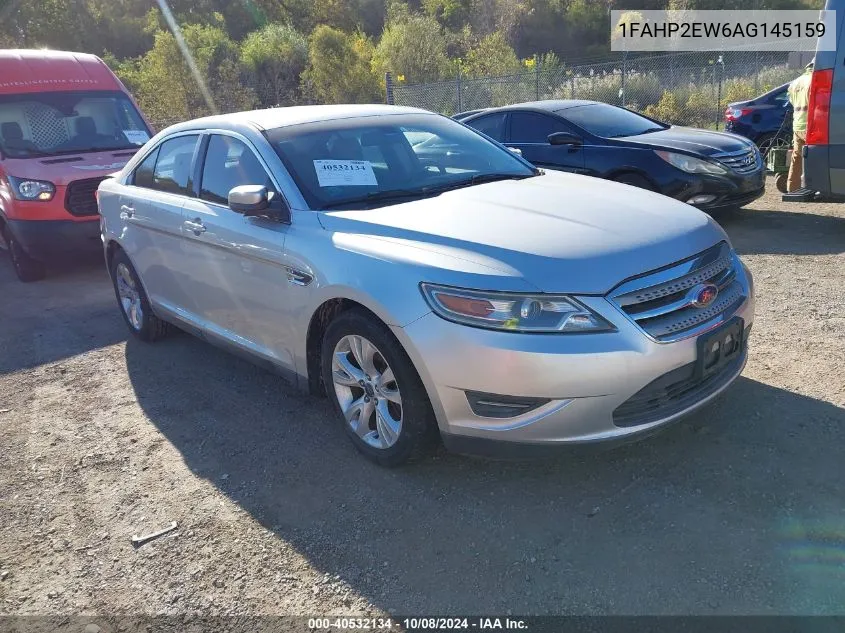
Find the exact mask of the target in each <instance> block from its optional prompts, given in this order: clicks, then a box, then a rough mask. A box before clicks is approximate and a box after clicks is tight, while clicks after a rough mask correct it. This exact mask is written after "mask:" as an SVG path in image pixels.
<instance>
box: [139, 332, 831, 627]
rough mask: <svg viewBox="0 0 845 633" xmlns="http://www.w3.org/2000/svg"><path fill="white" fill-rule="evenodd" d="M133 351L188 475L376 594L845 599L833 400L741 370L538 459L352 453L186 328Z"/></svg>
mask: <svg viewBox="0 0 845 633" xmlns="http://www.w3.org/2000/svg"><path fill="white" fill-rule="evenodd" d="M126 363H127V367H128V371H129V376H130V379H131V382H132V385H133V387H134V391H135V393H136V395H137V399H138V402H139V404H140V406H141V407H142V408H143V410H144V412H145V414H146V415H147V416H148V417H149V419H150V420H151V421H152V423H153V424H155V425H156V427H157V428H158V429H159V431H160V432H161V433H162V434H163V435H164V436H165V437H166V438H167V440H168V441H169V442H171V443H172V444H173V446H175V447H176V448H177V449H178V450H179V451H180V452H181V454H182V456H183V457H184V461H185V463H186V464H187V466H188V467H189V468H190V469H191V470H192V471H193V472H194V473H195V474H196V475H198V476H200V477H203V478H206V479H207V480H208V481H209V482H212V483H213V484H214V485H215V486H216V487H217V488H218V489H219V490H220V491H221V492H222V493H223V494H225V495H227V496H228V497H229V498H230V499H231V500H232V501H234V502H235V503H237V504H239V506H240V507H241V508H243V509H244V510H245V511H246V512H248V513H249V514H250V515H251V516H253V517H254V518H255V519H256V520H257V521H259V522H260V523H261V524H263V525H264V526H266V527H267V528H269V529H273V530H274V531H275V533H276V534H277V535H278V538H280V539H283V540H284V541H286V542H288V543H289V544H291V545H292V546H293V547H295V548H296V549H297V550H298V551H300V552H301V553H303V555H305V556H306V557H308V558H309V560H310V561H311V562H312V564H313V565H314V566H315V567H316V568H318V569H320V570H322V571H324V572H326V573H328V574H331V575H335V574H336V575H338V576H339V577H340V578H341V579H343V580H344V581H345V582H347V583H348V584H349V585H351V586H352V587H353V588H354V590H355V591H357V592H358V593H359V594H361V595H363V596H365V597H366V598H367V599H369V600H370V601H371V602H372V603H373V604H376V605H378V606H380V607H382V608H385V609H389V610H392V611H394V612H397V611H398V612H404V613H435V614H449V613H479V614H484V613H499V614H501V613H504V612H505V611H506V610H507V609H509V608H513V607H514V605H515V604H518V605H519V608H520V611H521V612H524V613H582V614H585V613H630V614H635V613H726V612H734V613H743V612H756V613H767V612H768V613H789V612H795V613H825V612H839V611H841V610H842V604H845V568H843V567H842V565H841V551H842V550H843V548H845V511H843V508H842V503H841V481H842V446H843V444H845V442H843V440H845V410H843V409H842V408H840V407H837V406H834V405H833V404H830V403H827V402H823V401H820V400H816V399H813V398H810V397H805V396H802V395H798V394H796V393H791V392H789V391H785V390H782V389H778V388H775V387H771V386H768V385H765V384H762V383H760V382H756V381H754V380H750V379H747V378H742V379H740V380H739V381H738V382H737V383H736V384H735V385H734V386H733V387H732V388H731V389H730V390H729V392H728V393H727V394H725V395H724V396H723V397H721V398H720V399H719V400H718V401H717V402H716V403H714V404H713V405H711V406H710V407H708V408H707V409H706V410H704V411H703V412H701V413H699V414H697V415H694V416H692V417H691V418H689V419H688V420H687V421H685V422H682V423H679V424H677V425H675V426H673V427H671V428H670V429H667V430H666V431H665V432H664V433H662V434H660V435H658V436H655V437H653V438H651V439H649V440H647V441H644V442H641V443H638V444H634V445H630V446H626V447H623V448H620V449H617V450H615V451H611V452H595V451H580V450H573V451H567V452H566V453H563V454H562V455H561V457H560V458H558V459H555V460H553V461H542V462H533V463H531V462H529V463H510V462H493V461H486V460H480V459H471V458H466V457H460V456H456V455H450V454H447V453H445V452H443V451H440V453H439V454H437V455H436V456H434V457H432V458H431V459H428V460H425V461H423V462H421V463H418V464H416V465H413V466H408V467H405V468H402V469H398V470H385V469H382V468H379V467H377V466H374V465H372V464H370V463H368V462H367V461H365V460H364V459H363V458H362V457H360V456H359V455H358V454H357V453H356V451H355V450H354V448H353V447H352V445H351V444H350V443H349V441H348V439H347V438H346V437H345V436H344V434H343V432H342V429H341V428H340V427H339V423H338V422H337V421H336V419H335V417H334V415H333V414H332V412H331V409H330V407H329V404H328V402H327V401H326V400H325V399H322V400H321V399H317V398H311V397H307V396H301V395H297V394H295V393H294V392H293V391H292V390H291V389H290V388H288V387H287V386H286V385H285V383H284V382H283V381H282V380H281V379H280V378H278V377H276V376H274V375H272V374H270V373H267V372H264V371H263V370H261V369H258V368H256V367H254V366H252V365H250V364H248V363H246V362H243V361H241V360H239V359H236V358H233V357H232V356H230V355H228V354H226V353H224V352H222V351H218V350H216V349H215V348H213V347H211V346H209V345H207V344H206V343H204V342H201V341H198V340H196V339H194V338H192V337H189V336H176V337H172V338H170V339H167V340H165V341H162V342H160V343H158V344H156V345H147V344H143V343H140V342H137V341H135V340H132V339H130V341H129V342H128V343H127V346H126ZM186 376H190V377H191V380H185V377H186ZM224 474H225V475H226V477H223V475H224ZM182 521H183V522H184V523H185V524H186V525H187V526H189V525H190V522H191V517H190V516H185V517H183V519H182ZM837 561H838V562H837Z"/></svg>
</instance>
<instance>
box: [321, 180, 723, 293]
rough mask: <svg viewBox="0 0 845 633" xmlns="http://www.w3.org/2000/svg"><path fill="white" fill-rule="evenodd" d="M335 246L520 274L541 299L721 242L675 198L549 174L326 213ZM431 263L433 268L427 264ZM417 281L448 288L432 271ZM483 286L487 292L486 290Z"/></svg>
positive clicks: (602, 286) (612, 280)
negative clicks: (351, 244) (392, 250)
mask: <svg viewBox="0 0 845 633" xmlns="http://www.w3.org/2000/svg"><path fill="white" fill-rule="evenodd" d="M320 221H321V223H322V224H323V227H324V228H325V229H326V230H328V231H331V232H333V233H335V234H336V235H335V236H334V237H335V240H336V242H342V241H347V242H348V241H349V240H348V238H350V237H354V238H356V239H355V241H356V244H357V246H356V250H358V251H359V252H361V250H362V248H363V249H366V247H365V246H364V244H365V243H366V242H368V241H369V242H370V244H371V250H372V254H373V256H374V257H382V258H384V252H385V249H384V248H383V245H384V243H385V242H393V243H394V244H397V243H401V244H402V249H403V257H402V260H403V262H407V261H408V257H412V255H408V253H414V252H415V251H419V252H427V253H432V252H434V253H438V254H439V255H440V258H437V259H435V258H432V257H425V258H422V257H420V258H418V262H424V263H420V265H422V266H426V267H429V268H436V267H439V268H443V269H448V268H449V267H450V261H451V262H453V263H457V262H462V264H461V265H460V266H458V265H456V268H461V267H463V262H475V263H477V264H478V265H479V266H483V267H485V268H486V269H489V271H490V272H489V273H488V274H495V272H494V271H499V272H500V274H501V275H502V276H510V277H513V276H521V277H523V278H524V279H525V280H526V281H527V282H528V283H530V284H531V285H533V286H535V287H536V288H537V289H539V290H542V291H544V292H566V293H572V294H604V293H606V292H607V291H609V290H611V289H612V288H613V287H614V286H616V285H617V284H619V283H620V282H621V281H623V280H624V279H627V278H629V277H632V276H635V275H638V274H641V273H644V272H647V271H650V270H654V269H656V268H660V267H662V266H666V265H669V264H672V263H674V262H677V261H679V260H681V259H684V258H687V257H690V256H692V255H694V254H696V253H698V252H700V251H703V250H705V249H707V248H709V247H710V246H713V245H714V244H716V243H717V242H719V241H721V240H726V239H727V236H726V235H725V233H724V231H722V229H721V228H720V227H719V226H718V225H717V224H716V223H715V222H713V220H712V219H711V218H710V217H709V216H708V215H706V214H704V213H702V212H700V211H698V210H696V209H694V208H693V207H691V206H689V205H686V204H684V203H682V202H678V201H677V200H673V199H671V198H668V197H665V196H662V195H659V194H656V193H652V192H648V191H644V190H642V189H636V188H634V187H630V186H627V185H622V184H618V183H614V182H609V181H605V180H599V179H597V178H591V177H588V176H577V175H574V174H562V173H557V172H549V173H547V174H546V175H544V176H538V177H535V178H528V179H525V180H518V181H502V182H494V183H488V184H484V185H477V186H474V187H466V188H463V189H458V190H455V191H449V192H446V193H443V194H441V195H439V196H436V197H433V198H427V199H423V200H416V201H412V202H407V203H403V204H395V205H390V206H386V207H382V208H379V209H368V210H348V211H325V212H321V213H320ZM433 261H436V262H437V263H436V264H433V263H432V262H433ZM431 275H432V276H431V278H427V279H420V281H433V282H440V283H448V279H443V278H441V277H439V276H438V275H437V274H436V273H435V272H433V271H432V272H431ZM488 289H491V288H488Z"/></svg>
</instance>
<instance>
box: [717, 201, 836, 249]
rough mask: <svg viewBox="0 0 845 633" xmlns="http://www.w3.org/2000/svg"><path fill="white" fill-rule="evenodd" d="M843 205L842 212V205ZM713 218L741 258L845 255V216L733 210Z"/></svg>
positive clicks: (766, 210)
mask: <svg viewBox="0 0 845 633" xmlns="http://www.w3.org/2000/svg"><path fill="white" fill-rule="evenodd" d="M784 206H788V205H784ZM803 206H804V207H807V206H808V205H803ZM842 206H843V209H845V204H844V205H842ZM809 208H812V206H811V205H810V206H809ZM713 218H714V219H715V220H716V221H717V222H718V223H719V224H721V225H722V228H724V229H725V231H727V233H728V235H730V237H731V242H733V245H734V247H735V248H736V249H737V251H739V253H740V254H741V255H746V254H748V255H757V254H759V255H766V254H770V255H835V254H838V253H845V217H837V216H832V215H819V214H814V213H812V212H811V211H805V212H793V211H780V210H776V209H736V210H733V211H726V212H723V213H719V214H714V216H713Z"/></svg>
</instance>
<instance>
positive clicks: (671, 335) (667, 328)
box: [609, 242, 746, 342]
mask: <svg viewBox="0 0 845 633" xmlns="http://www.w3.org/2000/svg"><path fill="white" fill-rule="evenodd" d="M739 266H740V263H739V260H738V259H737V258H736V257H735V256H734V255H733V253H732V252H731V249H730V247H729V246H728V245H727V244H726V243H725V242H721V243H719V244H717V245H716V246H714V247H713V248H711V249H708V250H706V251H704V252H703V253H700V254H699V255H696V256H695V257H692V258H690V259H688V260H685V261H683V262H681V263H679V264H675V265H673V266H671V267H669V268H666V269H663V270H659V271H656V272H653V273H648V274H646V275H643V276H641V277H637V278H635V279H633V280H631V281H628V282H625V283H623V284H622V285H620V286H618V287H617V288H616V289H615V290H614V291H612V292H611V294H610V297H609V299H610V301H611V302H613V303H614V304H615V305H616V306H617V307H619V308H620V309H621V310H622V311H623V312H625V314H627V315H628V316H629V317H630V318H631V319H632V320H633V321H634V322H635V323H636V324H637V325H639V326H640V327H641V328H642V329H643V330H644V331H645V332H646V333H647V334H648V335H649V336H651V337H652V338H654V339H656V340H658V341H662V342H670V341H674V340H680V339H682V338H687V337H688V336H693V335H695V334H697V333H698V331H699V329H701V328H702V327H705V324H707V326H709V325H712V323H711V322H712V321H714V320H716V319H721V320H726V319H727V318H728V317H730V316H731V315H732V314H733V313H734V312H735V311H736V310H737V309H738V308H739V306H740V305H742V303H743V301H744V300H745V298H746V289H745V286H744V285H743V284H742V282H741V281H740V280H739V279H738V278H737V268H738V267H739ZM705 283H707V284H715V285H716V286H717V287H718V289H719V292H718V295H717V296H716V298H715V300H713V301H712V302H711V303H710V304H709V305H706V306H702V307H697V306H696V305H694V304H693V299H694V298H695V297H694V295H696V294H697V291H698V289H699V288H700V285H701V284H705Z"/></svg>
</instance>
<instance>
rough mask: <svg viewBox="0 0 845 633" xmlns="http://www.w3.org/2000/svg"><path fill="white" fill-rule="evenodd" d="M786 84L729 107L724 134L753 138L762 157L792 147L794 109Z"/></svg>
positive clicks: (726, 111)
mask: <svg viewBox="0 0 845 633" xmlns="http://www.w3.org/2000/svg"><path fill="white" fill-rule="evenodd" d="M787 88H789V84H784V85H782V86H779V87H777V88H775V89H774V90H770V91H769V92H767V93H766V94H763V95H760V96H759V97H754V98H753V99H749V100H748V101H736V102H734V103H729V104H728V107H727V109H726V110H725V130H726V131H727V132H733V133H734V134H740V135H741V136H745V137H747V138H750V139H751V140H752V141H754V143H756V145H757V147H759V148H760V153H761V154H763V156H765V155H766V153H767V152H768V151H769V148H771V147H791V146H792V105H791V104H790V103H789V96H788V95H787V93H786V89H787Z"/></svg>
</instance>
